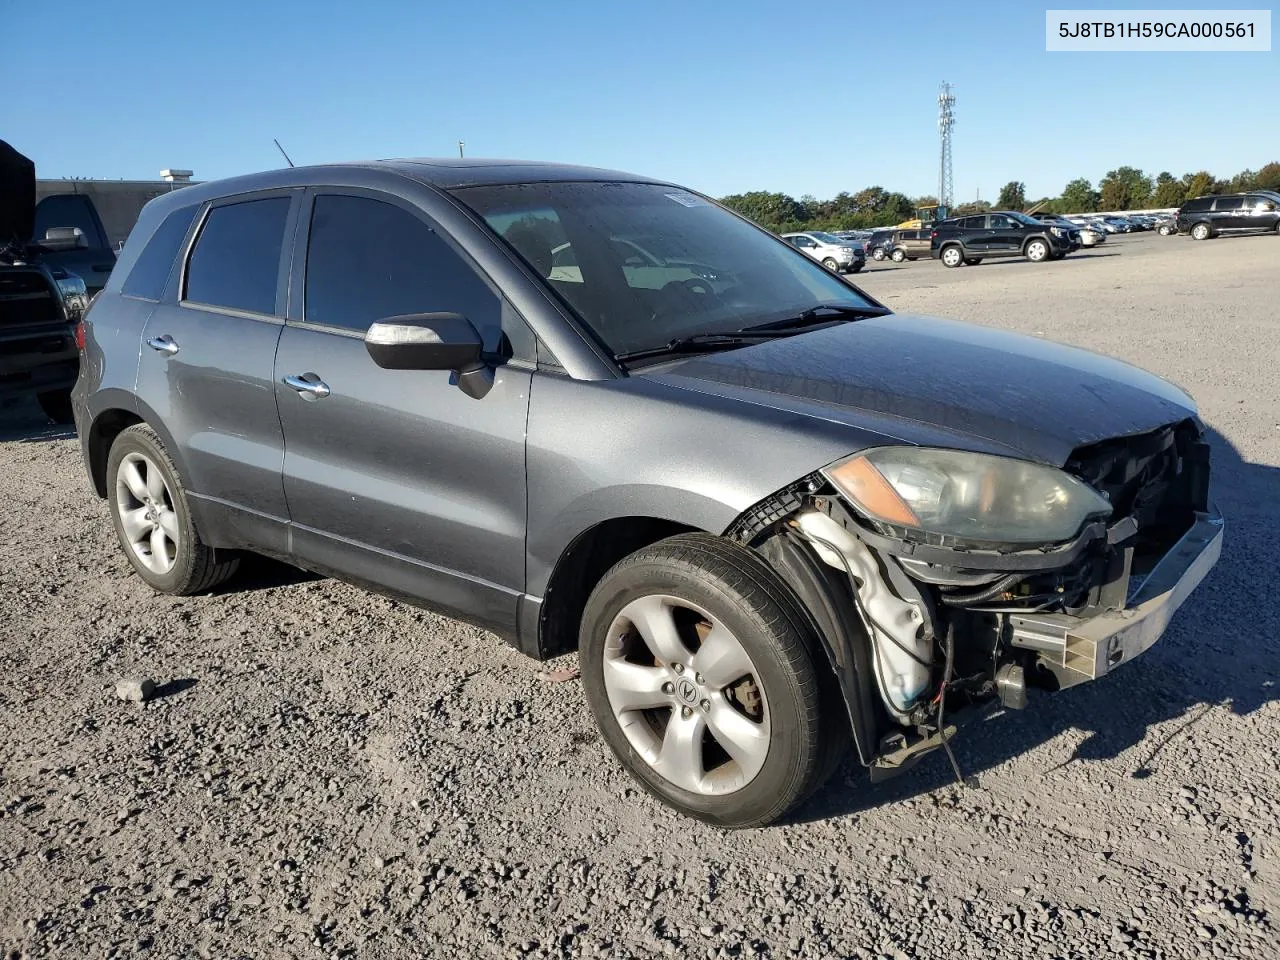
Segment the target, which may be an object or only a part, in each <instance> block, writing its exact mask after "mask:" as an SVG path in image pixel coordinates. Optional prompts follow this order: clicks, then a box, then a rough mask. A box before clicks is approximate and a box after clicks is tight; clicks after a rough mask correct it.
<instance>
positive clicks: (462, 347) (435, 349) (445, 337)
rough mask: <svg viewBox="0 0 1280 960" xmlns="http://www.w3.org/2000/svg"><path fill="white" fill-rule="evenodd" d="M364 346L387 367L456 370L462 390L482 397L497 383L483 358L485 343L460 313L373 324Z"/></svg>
mask: <svg viewBox="0 0 1280 960" xmlns="http://www.w3.org/2000/svg"><path fill="white" fill-rule="evenodd" d="M364 347H365V349H366V350H368V351H369V356H370V357H372V358H373V362H374V363H376V364H377V365H378V366H380V367H382V368H383V369H385V370H452V371H453V372H454V373H456V374H457V375H458V386H459V387H460V388H461V389H462V392H463V393H465V394H466V395H467V396H469V397H472V398H474V399H477V400H478V399H480V398H481V397H483V396H484V395H485V394H486V393H488V392H489V388H490V387H491V386H493V370H491V369H490V368H489V367H488V366H486V365H485V363H484V361H483V360H482V359H481V355H482V353H483V349H484V345H483V342H482V341H481V339H480V334H479V333H478V332H476V328H475V327H474V326H472V325H471V321H470V320H468V319H467V318H466V317H464V316H462V314H460V313H411V314H407V315H405V316H402V317H388V318H387V319H385V320H379V321H378V322H377V323H375V324H373V325H371V326H370V327H369V330H368V331H367V332H366V333H365V335H364Z"/></svg>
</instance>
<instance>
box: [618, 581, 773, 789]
mask: <svg viewBox="0 0 1280 960" xmlns="http://www.w3.org/2000/svg"><path fill="white" fill-rule="evenodd" d="M691 643H692V645H693V646H691ZM604 687H605V693H606V694H607V696H608V698H609V707H610V709H611V710H612V711H613V715H614V717H615V718H616V719H617V721H618V725H619V726H620V727H621V728H622V732H623V734H624V735H625V736H626V738H627V742H628V743H630V744H631V747H632V748H633V749H634V750H635V751H636V753H638V754H639V755H640V756H641V757H643V758H644V760H645V762H646V763H648V764H649V766H651V767H652V768H653V769H654V770H655V771H656V772H657V773H659V774H660V775H661V776H662V777H664V778H665V779H667V780H669V781H670V782H671V783H673V784H675V785H676V786H677V787H680V788H681V789H683V790H688V791H689V792H690V793H700V794H704V795H715V794H724V793H731V792H733V791H735V790H739V789H741V788H742V787H744V786H746V785H747V784H748V783H750V782H751V781H752V780H753V779H755V777H756V775H757V774H758V773H759V772H760V768H761V767H763V766H764V761H765V758H766V757H767V756H768V753H769V704H768V701H767V700H766V699H765V694H764V689H763V686H762V684H761V683H760V680H759V674H758V673H757V671H756V668H755V664H753V663H752V662H751V658H750V657H749V656H748V655H747V651H746V649H745V648H744V647H743V646H742V644H741V643H740V642H739V640H738V638H737V637H735V636H734V635H733V633H732V632H731V631H730V630H729V628H728V627H727V626H725V625H724V624H723V623H722V622H721V621H719V620H717V619H716V618H715V617H713V616H712V615H711V614H709V613H707V611H705V610H704V609H702V608H701V607H699V606H698V605H697V604H694V603H690V602H689V601H688V600H682V599H680V598H678V597H672V596H666V595H663V594H651V595H649V596H646V597H640V598H639V599H637V600H632V601H631V602H630V603H628V604H627V605H626V606H625V607H623V608H622V610H621V611H620V612H619V613H618V615H617V616H616V617H614V619H613V623H611V624H610V625H609V635H608V637H607V639H606V641H605V645H604Z"/></svg>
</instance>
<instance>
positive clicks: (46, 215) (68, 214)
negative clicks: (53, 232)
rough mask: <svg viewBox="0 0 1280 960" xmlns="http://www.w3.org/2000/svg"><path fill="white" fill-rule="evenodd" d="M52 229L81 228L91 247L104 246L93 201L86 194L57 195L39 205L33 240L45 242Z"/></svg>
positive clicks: (37, 205)
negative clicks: (46, 235) (46, 234)
mask: <svg viewBox="0 0 1280 960" xmlns="http://www.w3.org/2000/svg"><path fill="white" fill-rule="evenodd" d="M50 227H79V228H80V229H81V230H82V231H83V232H84V239H85V242H86V243H87V244H89V246H91V247H101V246H102V244H103V237H102V236H101V235H100V234H99V233H98V220H97V218H96V217H95V216H94V209H93V201H92V200H91V199H90V198H89V197H86V196H85V195H84V194H74V193H55V194H54V195H53V196H50V197H45V198H44V199H43V200H41V201H40V202H39V203H37V204H36V214H35V228H34V229H33V230H32V231H31V234H32V235H31V239H32V240H43V239H44V235H45V233H47V232H48V230H49V228H50Z"/></svg>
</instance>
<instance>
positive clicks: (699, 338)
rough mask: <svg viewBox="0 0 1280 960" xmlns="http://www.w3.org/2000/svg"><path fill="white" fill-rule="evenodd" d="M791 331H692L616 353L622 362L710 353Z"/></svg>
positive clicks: (748, 344)
mask: <svg viewBox="0 0 1280 960" xmlns="http://www.w3.org/2000/svg"><path fill="white" fill-rule="evenodd" d="M788 332H789V331H781V330H757V329H750V330H729V331H725V332H723V333H691V334H689V335H688V336H685V337H676V338H675V339H674V340H668V341H667V342H666V343H664V344H662V345H661V346H659V347H645V348H644V349H642V350H628V351H627V352H625V353H619V354H616V355H615V359H617V360H620V361H622V362H624V363H625V362H627V361H630V360H645V359H648V358H649V357H664V356H667V355H669V354H673V353H709V352H711V351H713V350H724V349H726V348H729V347H746V346H750V345H751V344H753V343H759V342H760V341H761V340H770V339H773V338H774V337H780V336H786V335H787V333H788Z"/></svg>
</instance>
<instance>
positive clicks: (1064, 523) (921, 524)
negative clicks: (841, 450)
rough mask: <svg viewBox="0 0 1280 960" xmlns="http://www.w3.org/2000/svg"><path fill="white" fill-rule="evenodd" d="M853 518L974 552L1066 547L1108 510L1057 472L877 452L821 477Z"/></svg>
mask: <svg viewBox="0 0 1280 960" xmlns="http://www.w3.org/2000/svg"><path fill="white" fill-rule="evenodd" d="M823 473H824V474H825V475H826V477H827V479H829V480H830V481H831V482H832V484H834V485H835V487H836V489H838V490H839V491H840V492H841V493H842V494H843V495H844V496H845V498H846V499H847V500H848V501H849V502H850V503H851V504H852V505H853V506H854V507H855V508H857V510H858V512H859V513H861V514H862V515H863V516H865V517H867V518H868V519H870V520H871V521H873V522H875V523H876V524H878V525H880V526H883V527H886V528H888V532H892V533H895V534H899V535H903V534H906V535H910V534H912V533H913V532H915V533H917V534H923V535H925V536H924V539H929V540H933V541H935V542H937V541H938V540H941V541H943V542H944V543H946V542H949V541H957V542H959V543H962V544H972V545H987V544H991V545H997V546H1015V547H1016V546H1020V545H1021V546H1028V547H1030V546H1036V547H1039V546H1044V545H1046V544H1053V543H1061V542H1063V541H1066V540H1070V539H1071V538H1072V537H1074V536H1076V534H1078V533H1079V532H1080V529H1081V527H1082V526H1083V525H1084V523H1085V521H1086V520H1089V519H1091V518H1096V517H1106V516H1109V515H1110V513H1111V503H1110V501H1109V500H1107V498H1106V497H1104V496H1103V495H1102V494H1100V493H1099V492H1098V491H1097V490H1095V489H1094V488H1093V487H1091V486H1089V485H1088V484H1087V483H1085V482H1084V481H1082V480H1078V479H1077V478H1075V477H1073V476H1071V475H1070V474H1068V473H1065V472H1063V471H1062V470H1059V469H1057V468H1055V467H1048V466H1044V465H1042V464H1038V463H1030V462H1028V461H1026V460H1014V459H1011V458H1009V457H996V456H991V455H989V454H984V453H969V452H967V451H964V450H941V449H932V448H928V447H876V448H874V449H871V450H864V451H863V452H862V453H859V454H856V455H854V456H852V457H849V458H848V459H846V460H842V461H840V462H839V463H836V464H833V465H831V466H829V467H827V468H825V469H824V470H823Z"/></svg>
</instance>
